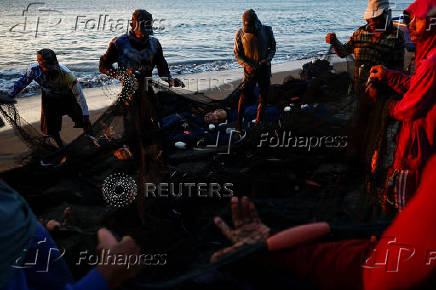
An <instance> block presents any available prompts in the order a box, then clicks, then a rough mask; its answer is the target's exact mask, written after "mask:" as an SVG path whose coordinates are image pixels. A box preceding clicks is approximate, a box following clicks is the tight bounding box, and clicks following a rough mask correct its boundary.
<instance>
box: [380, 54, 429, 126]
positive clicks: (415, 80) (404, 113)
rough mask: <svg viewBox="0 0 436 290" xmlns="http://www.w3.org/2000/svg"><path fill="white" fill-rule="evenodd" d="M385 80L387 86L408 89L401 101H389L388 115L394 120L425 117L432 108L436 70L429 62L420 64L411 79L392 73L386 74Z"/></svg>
mask: <svg viewBox="0 0 436 290" xmlns="http://www.w3.org/2000/svg"><path fill="white" fill-rule="evenodd" d="M386 78H387V80H388V84H394V85H395V86H396V87H397V88H405V87H408V90H407V92H405V93H404V96H403V98H402V99H401V100H399V101H391V103H390V105H389V110H390V113H391V115H392V117H394V118H395V119H397V120H400V121H405V120H414V119H416V118H419V117H421V116H423V115H425V114H426V113H427V112H428V110H430V109H431V108H432V107H433V104H434V94H435V92H436V83H435V78H436V68H435V66H434V64H433V63H432V62H431V61H429V60H427V61H426V62H425V63H421V65H420V67H419V68H418V69H417V71H416V73H415V75H414V76H413V77H412V78H408V77H407V76H406V75H404V74H400V73H393V72H392V73H390V72H388V73H387V75H386Z"/></svg>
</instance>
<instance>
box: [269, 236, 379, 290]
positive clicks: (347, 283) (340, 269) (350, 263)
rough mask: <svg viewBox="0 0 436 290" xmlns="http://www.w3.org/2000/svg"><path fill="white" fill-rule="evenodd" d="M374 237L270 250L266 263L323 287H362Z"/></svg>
mask: <svg viewBox="0 0 436 290" xmlns="http://www.w3.org/2000/svg"><path fill="white" fill-rule="evenodd" d="M372 245H373V244H372V243H371V241H370V240H350V241H342V242H334V243H313V244H306V245H301V246H298V247H295V248H292V249H289V250H284V251H277V252H269V253H268V257H267V258H265V259H266V263H268V264H271V266H272V267H279V268H280V269H281V270H283V271H287V272H290V273H293V274H296V275H297V277H299V278H301V279H303V280H306V281H311V282H312V283H314V284H315V285H316V286H317V287H319V288H320V289H361V286H362V283H361V282H362V264H363V263H364V261H365V258H366V256H367V254H368V253H369V252H370V250H371V246H372Z"/></svg>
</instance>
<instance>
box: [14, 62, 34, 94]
mask: <svg viewBox="0 0 436 290" xmlns="http://www.w3.org/2000/svg"><path fill="white" fill-rule="evenodd" d="M36 66H37V64H33V65H30V66H29V67H28V68H27V70H26V72H25V73H24V74H23V75H22V76H21V77H20V78H19V79H18V80H17V81H15V82H14V86H13V87H12V88H11V89H10V90H9V91H8V93H7V94H8V95H9V97H11V98H15V97H16V96H17V95H18V94H19V93H20V92H21V91H22V90H24V89H25V88H26V87H27V86H28V85H29V84H30V83H31V82H32V81H33V80H34V78H35V72H34V70H35V69H36Z"/></svg>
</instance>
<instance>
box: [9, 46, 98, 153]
mask: <svg viewBox="0 0 436 290" xmlns="http://www.w3.org/2000/svg"><path fill="white" fill-rule="evenodd" d="M36 56H37V59H38V63H35V64H32V65H30V66H29V68H28V69H27V71H26V72H25V73H24V75H23V76H22V77H21V78H20V79H19V80H18V81H16V82H15V83H14V86H13V88H12V89H11V90H10V91H9V92H8V95H9V97H10V98H15V97H16V96H17V95H18V93H20V92H21V91H22V90H23V89H25V88H26V87H27V86H28V85H29V84H30V83H31V82H32V81H35V82H37V83H38V84H39V85H40V87H41V94H42V95H41V98H42V112H41V131H42V132H43V133H44V134H46V135H49V136H51V137H53V139H54V140H55V141H56V143H57V145H58V146H59V147H62V146H63V142H62V139H61V137H60V133H59V132H60V131H61V129H62V117H63V116H64V115H68V116H70V117H71V119H72V120H73V121H74V123H75V125H74V127H75V128H83V130H84V132H85V133H91V131H92V130H91V123H90V121H89V113H88V105H87V103H86V99H85V96H84V95H83V91H82V87H81V86H80V83H79V81H78V80H77V78H76V77H75V76H74V74H73V73H72V72H71V71H70V70H69V69H68V68H67V67H65V66H63V65H60V64H59V63H58V60H57V57H56V54H55V52H54V51H53V50H51V49H47V48H45V49H41V50H39V51H38V52H37V54H36Z"/></svg>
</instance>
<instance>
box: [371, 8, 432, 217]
mask: <svg viewBox="0 0 436 290" xmlns="http://www.w3.org/2000/svg"><path fill="white" fill-rule="evenodd" d="M435 6H436V0H417V1H416V2H415V3H413V4H412V5H410V7H409V8H408V9H406V10H405V15H406V17H405V19H409V21H407V22H408V23H409V24H408V26H409V30H410V36H411V39H412V41H413V42H414V43H415V44H416V71H415V73H414V75H413V76H411V77H409V76H407V75H405V74H404V73H402V72H397V71H393V70H388V69H386V68H385V67H383V66H375V67H373V68H372V69H371V74H370V78H371V79H373V80H376V81H378V82H384V83H386V84H387V85H389V86H390V87H392V88H393V89H394V90H395V91H397V92H398V93H400V94H404V97H403V99H401V100H399V101H394V100H393V101H391V102H390V107H389V111H390V114H391V116H392V117H393V118H395V119H397V120H399V121H401V122H402V127H401V130H400V132H399V134H398V136H397V143H396V150H395V155H394V163H393V168H392V172H390V174H389V176H388V183H387V189H388V190H387V192H386V198H388V197H389V193H390V191H392V193H393V196H394V197H395V198H394V201H393V202H394V204H395V207H397V208H398V209H399V210H401V209H402V208H404V206H405V204H406V202H407V201H408V200H409V199H410V197H411V194H412V193H413V192H415V190H416V185H417V184H418V183H419V180H420V177H421V172H422V169H423V168H424V166H425V165H426V163H427V161H428V160H429V158H430V157H431V156H432V155H433V154H434V153H436V135H435V133H436V106H435V104H436V98H435V95H436V27H434V26H435V25H434V23H433V22H434V21H432V20H434V19H433V18H434V15H433V16H432V17H433V18H431V17H430V16H429V12H430V10H431V9H432V8H433V7H435Z"/></svg>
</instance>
